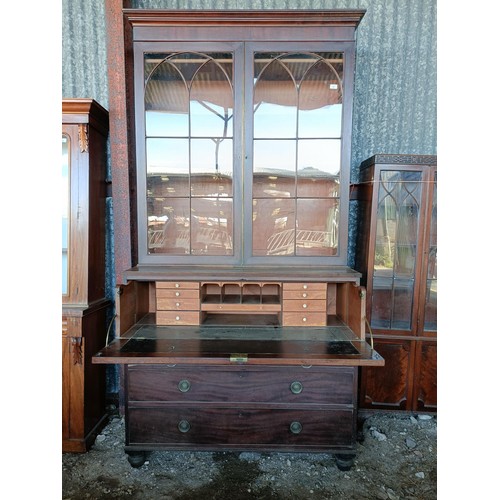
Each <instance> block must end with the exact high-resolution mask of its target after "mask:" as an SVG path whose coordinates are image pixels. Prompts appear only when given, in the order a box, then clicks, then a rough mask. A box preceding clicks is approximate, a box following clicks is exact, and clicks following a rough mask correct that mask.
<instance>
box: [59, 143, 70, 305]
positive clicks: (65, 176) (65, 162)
mask: <svg viewBox="0 0 500 500" xmlns="http://www.w3.org/2000/svg"><path fill="white" fill-rule="evenodd" d="M69 181H70V178H69V137H68V136H66V135H64V134H63V136H62V183H61V187H62V193H61V195H62V200H61V201H62V294H63V295H67V294H68V269H69V262H68V247H69V193H70V184H69Z"/></svg>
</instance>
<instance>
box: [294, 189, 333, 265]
mask: <svg viewBox="0 0 500 500" xmlns="http://www.w3.org/2000/svg"><path fill="white" fill-rule="evenodd" d="M338 208H339V207H338V200H337V199H327V200H321V199H320V200H302V199H298V200H297V232H296V236H295V245H296V254H297V255H326V256H332V255H336V254H337V245H338V223H339V221H338V217H339V210H338Z"/></svg>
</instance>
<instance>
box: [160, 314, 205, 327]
mask: <svg viewBox="0 0 500 500" xmlns="http://www.w3.org/2000/svg"><path fill="white" fill-rule="evenodd" d="M156 324H157V325H199V324H200V313H199V312H198V311H157V312H156Z"/></svg>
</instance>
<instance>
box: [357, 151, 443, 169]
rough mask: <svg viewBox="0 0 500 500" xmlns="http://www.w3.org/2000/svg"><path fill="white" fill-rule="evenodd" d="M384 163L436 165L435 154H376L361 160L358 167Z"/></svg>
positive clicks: (362, 167)
mask: <svg viewBox="0 0 500 500" xmlns="http://www.w3.org/2000/svg"><path fill="white" fill-rule="evenodd" d="M375 164H384V165H436V164H437V156H436V155H405V154H376V155H373V156H371V157H370V158H368V159H366V160H364V161H363V162H361V165H360V168H361V169H364V168H368V167H370V166H372V165H375Z"/></svg>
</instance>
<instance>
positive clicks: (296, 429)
mask: <svg viewBox="0 0 500 500" xmlns="http://www.w3.org/2000/svg"><path fill="white" fill-rule="evenodd" d="M290 432H291V433H292V434H300V433H301V432H302V424H301V423H300V422H292V423H291V424H290Z"/></svg>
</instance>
